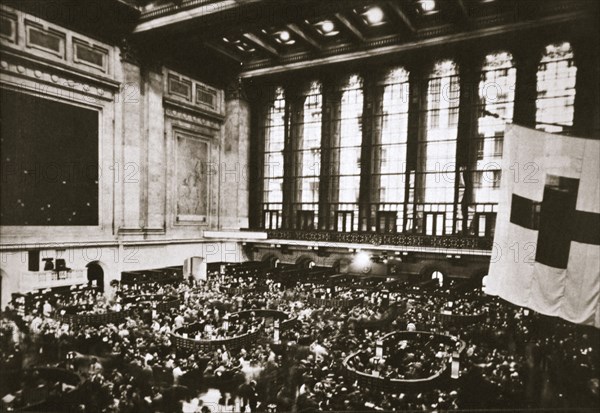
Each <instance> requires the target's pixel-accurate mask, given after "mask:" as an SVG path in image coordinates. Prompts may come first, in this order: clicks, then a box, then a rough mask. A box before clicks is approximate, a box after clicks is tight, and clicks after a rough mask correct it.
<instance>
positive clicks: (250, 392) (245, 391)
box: [238, 380, 258, 413]
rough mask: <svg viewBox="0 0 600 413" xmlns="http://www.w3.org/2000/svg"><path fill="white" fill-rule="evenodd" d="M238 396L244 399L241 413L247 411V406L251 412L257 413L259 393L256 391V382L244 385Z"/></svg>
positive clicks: (239, 389)
mask: <svg viewBox="0 0 600 413" xmlns="http://www.w3.org/2000/svg"><path fill="white" fill-rule="evenodd" d="M238 396H239V397H240V398H241V399H242V404H241V411H242V413H243V412H245V411H246V406H248V407H249V408H250V411H251V412H255V411H256V407H257V404H258V393H257V391H256V382H255V381H254V380H252V381H251V382H250V383H244V384H242V385H241V386H240V387H239V388H238Z"/></svg>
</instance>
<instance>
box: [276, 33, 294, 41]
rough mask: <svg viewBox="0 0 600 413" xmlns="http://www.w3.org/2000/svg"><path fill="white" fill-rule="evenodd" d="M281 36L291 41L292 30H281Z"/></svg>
mask: <svg viewBox="0 0 600 413" xmlns="http://www.w3.org/2000/svg"><path fill="white" fill-rule="evenodd" d="M279 38H280V39H281V40H282V41H284V42H287V41H289V40H290V39H291V36H290V32H288V31H287V30H282V31H280V32H279Z"/></svg>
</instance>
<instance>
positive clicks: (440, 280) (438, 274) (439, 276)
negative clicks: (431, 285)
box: [431, 270, 444, 287]
mask: <svg viewBox="0 0 600 413" xmlns="http://www.w3.org/2000/svg"><path fill="white" fill-rule="evenodd" d="M431 279H432V280H438V283H439V284H440V287H441V286H443V285H444V273H443V272H441V271H438V270H434V271H433V272H432V273H431Z"/></svg>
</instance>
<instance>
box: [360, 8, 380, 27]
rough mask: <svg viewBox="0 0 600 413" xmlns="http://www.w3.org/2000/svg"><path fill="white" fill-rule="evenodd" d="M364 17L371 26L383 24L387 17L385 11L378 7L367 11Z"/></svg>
mask: <svg viewBox="0 0 600 413" xmlns="http://www.w3.org/2000/svg"><path fill="white" fill-rule="evenodd" d="M363 16H364V18H365V20H366V21H367V23H368V24H370V25H371V26H377V25H379V24H382V23H383V18H384V17H385V16H384V14H383V10H381V8H379V7H377V6H375V7H371V8H370V9H367V11H365V12H364V13H363Z"/></svg>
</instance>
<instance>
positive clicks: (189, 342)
mask: <svg viewBox="0 0 600 413" xmlns="http://www.w3.org/2000/svg"><path fill="white" fill-rule="evenodd" d="M241 323H243V325H244V326H245V327H243V332H242V333H241V334H236V335H232V336H230V337H227V336H226V335H227V334H230V333H231V331H232V330H234V326H239V325H241ZM296 323H297V319H296V318H294V317H291V316H290V314H288V313H286V312H283V311H277V310H265V309H257V310H244V311H239V312H236V313H231V314H226V315H225V316H223V324H222V326H221V327H218V328H216V329H215V328H214V326H211V325H209V324H207V323H204V322H196V323H192V324H189V325H187V326H184V327H181V328H178V329H177V330H175V331H174V332H173V333H171V337H172V340H173V344H174V345H175V347H176V348H177V349H178V350H184V351H188V350H192V351H204V352H207V351H213V350H216V349H221V348H225V349H227V350H228V351H233V350H239V349H241V348H243V347H245V346H250V345H252V344H253V343H256V342H257V341H258V339H259V338H262V337H264V334H265V330H267V329H268V330H269V331H270V330H271V329H272V330H273V341H275V342H277V341H279V337H280V333H283V332H285V331H287V330H289V329H290V328H292V327H293V326H294V325H295V324H296ZM215 333H216V334H215ZM208 335H212V336H213V337H215V336H216V337H219V338H210V339H207V338H205V337H206V336H208Z"/></svg>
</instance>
